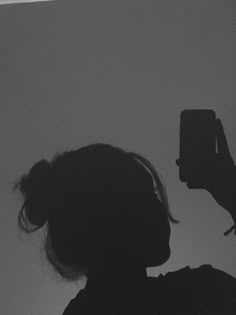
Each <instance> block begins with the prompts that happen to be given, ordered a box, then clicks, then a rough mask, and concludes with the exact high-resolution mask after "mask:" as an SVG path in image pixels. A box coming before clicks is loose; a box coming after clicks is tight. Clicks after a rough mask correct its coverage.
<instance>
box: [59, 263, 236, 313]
mask: <svg viewBox="0 0 236 315" xmlns="http://www.w3.org/2000/svg"><path fill="white" fill-rule="evenodd" d="M124 285H125V284H124ZM144 292H145V293H142V294H140V295H139V296H137V295H136V296H134V295H132V292H130V294H129V296H127V295H125V296H123V295H122V292H121V293H120V295H119V296H116V297H115V299H114V298H110V297H108V296H107V295H106V296H103V295H102V294H101V293H99V292H98V293H97V294H91V292H88V291H87V290H86V287H85V289H83V290H80V292H79V293H78V294H77V295H76V296H75V298H73V299H72V300H71V301H70V303H69V305H68V306H67V307H66V309H65V311H64V313H63V315H95V314H96V315H100V314H101V315H126V314H127V315H132V314H135V315H141V314H142V315H211V314H212V315H233V314H236V279H235V278H233V277H232V276H230V275H228V274H227V273H225V272H223V271H220V270H217V269H215V268H213V267H212V266H211V265H202V266H200V267H198V268H193V269H191V268H190V267H188V266H187V267H185V268H182V269H180V270H178V271H174V272H168V273H167V274H166V275H165V276H163V275H162V274H161V275H160V276H158V277H148V278H147V280H146V283H145V290H144Z"/></svg>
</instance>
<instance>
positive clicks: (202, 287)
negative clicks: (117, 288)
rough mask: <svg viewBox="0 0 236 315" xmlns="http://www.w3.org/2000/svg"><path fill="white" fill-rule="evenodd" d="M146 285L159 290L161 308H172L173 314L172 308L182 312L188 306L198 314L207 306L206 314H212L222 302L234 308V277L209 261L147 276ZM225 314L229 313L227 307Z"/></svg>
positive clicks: (235, 299)
mask: <svg viewBox="0 0 236 315" xmlns="http://www.w3.org/2000/svg"><path fill="white" fill-rule="evenodd" d="M149 288H150V291H149V293H151V292H153V294H154V295H155V291H158V292H159V296H161V299H160V300H161V301H162V303H163V308H165V309H166V308H170V309H171V308H173V310H171V311H172V314H175V312H174V310H175V309H178V310H180V309H181V310H182V313H181V314H185V313H184V310H188V311H187V312H186V313H187V314H191V313H190V310H191V309H192V310H197V309H198V310H199V314H201V313H200V310H205V308H207V307H208V308H209V309H210V313H209V314H213V313H211V312H213V308H214V309H216V310H219V309H222V310H223V309H225V307H226V305H228V306H227V307H228V308H232V309H234V312H235V309H236V279H235V278H234V277H232V276H231V275H229V274H227V273H226V272H224V271H222V270H219V269H216V268H214V267H213V266H212V265H209V264H205V265H201V266H199V267H197V268H191V267H189V266H186V267H184V268H181V269H179V270H176V271H172V272H168V273H167V274H165V275H164V276H163V275H160V276H159V277H157V278H155V277H151V278H150V287H149ZM170 302H171V303H170ZM227 311H228V309H227ZM188 312H189V313H188ZM170 314H171V313H170ZM204 314H205V313H204ZM206 314H208V313H206ZM214 314H220V313H214ZM222 314H224V313H222ZM227 314H231V313H230V312H229V311H228V313H227ZM232 314H234V313H232Z"/></svg>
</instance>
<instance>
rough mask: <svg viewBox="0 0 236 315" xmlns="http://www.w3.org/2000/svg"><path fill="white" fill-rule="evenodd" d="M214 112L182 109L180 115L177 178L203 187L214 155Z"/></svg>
mask: <svg viewBox="0 0 236 315" xmlns="http://www.w3.org/2000/svg"><path fill="white" fill-rule="evenodd" d="M215 127H216V114H215V112H214V111H213V110H209V109H191V110H184V111H182V112H181V116H180V147H179V155H180V156H179V162H180V167H179V178H180V180H181V181H182V182H188V183H195V184H197V187H196V188H203V184H204V180H205V179H206V174H207V168H208V167H209V165H210V163H212V161H213V159H214V157H215V155H216V128H215Z"/></svg>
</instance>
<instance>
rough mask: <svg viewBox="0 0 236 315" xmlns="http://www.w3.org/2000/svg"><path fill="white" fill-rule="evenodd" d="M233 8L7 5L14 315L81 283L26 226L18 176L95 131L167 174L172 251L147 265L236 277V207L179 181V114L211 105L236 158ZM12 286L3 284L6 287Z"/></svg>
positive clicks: (2, 28)
mask: <svg viewBox="0 0 236 315" xmlns="http://www.w3.org/2000/svg"><path fill="white" fill-rule="evenodd" d="M235 12H236V11H235V7H233V1H228V0H226V1H225V0H197V1H193V0H179V1H175V0H165V1H164V0H162V1H152V0H145V1H141V0H119V1H114V0H107V1H105V0H100V1H97V0H80V1H78V0H74V1H72V0H71V1H69V0H64V1H63V0H58V1H55V2H49V3H46V2H43V3H34V4H22V5H10V6H1V7H0V40H1V48H0V80H1V84H0V100H1V105H0V106H1V115H0V131H1V132H0V138H1V155H0V156H1V163H0V174H1V176H0V206H1V214H0V215H1V220H0V224H1V229H0V233H1V234H0V237H1V239H0V248H1V260H0V270H1V289H0V299H1V301H0V304H1V305H2V307H3V310H4V312H3V313H4V315H12V314H18V315H45V314H52V315H58V314H61V313H62V311H63V309H64V308H65V306H66V305H67V303H68V302H69V300H70V299H71V298H72V297H73V296H74V295H75V294H76V292H77V290H78V288H81V287H82V286H83V283H81V284H78V285H69V284H64V283H63V282H59V281H58V280H57V279H56V277H55V275H53V273H52V272H51V270H50V267H48V265H47V263H46V262H45V260H44V256H43V253H41V254H40V246H41V245H40V244H41V243H40V239H41V237H42V236H43V233H42V231H39V232H38V233H36V234H35V235H32V237H31V238H30V239H27V238H24V237H23V236H21V235H20V234H19V232H18V229H17V224H16V216H17V213H18V210H19V207H20V204H21V203H20V199H19V198H18V197H17V196H16V195H13V194H12V193H11V191H10V188H11V184H12V182H13V180H14V179H15V178H16V177H17V176H19V175H20V174H22V172H24V171H27V170H28V169H29V168H30V167H31V166H32V165H33V164H34V163H35V162H36V161H38V160H39V159H40V158H42V157H45V158H51V157H52V155H53V154H54V153H55V152H57V151H58V150H64V149H70V148H74V147H78V146H82V145H86V144H88V143H90V142H92V141H103V142H108V143H113V144H115V145H118V146H121V147H123V148H125V149H129V150H135V151H136V152H139V153H141V154H144V155H145V156H146V157H147V158H149V159H150V160H151V161H152V162H153V164H154V165H155V167H156V168H157V170H159V171H160V172H161V174H162V175H163V177H164V179H165V182H166V186H167V191H168V196H169V202H170V206H171V208H172V212H173V214H174V215H175V216H176V217H177V218H178V219H180V220H181V224H179V225H174V226H172V237H171V248H172V255H171V258H170V260H169V261H168V262H167V263H166V264H165V265H163V266H162V267H161V268H150V269H149V270H148V274H149V275H156V276H158V274H159V273H163V274H164V273H166V272H168V271H172V270H176V269H179V268H181V267H184V266H186V265H189V266H191V267H198V266H199V265H201V264H204V263H208V264H212V265H213V266H214V267H216V268H219V269H222V270H224V271H226V272H228V273H229V274H231V275H233V276H236V238H235V237H234V236H233V235H232V236H229V237H228V238H226V237H224V235H223V232H224V231H225V230H226V229H227V228H228V227H230V226H231V224H232V221H231V218H230V216H229V215H228V214H227V213H226V212H225V211H224V210H223V209H222V208H221V207H220V206H218V205H217V204H216V202H215V201H214V200H213V199H212V197H211V196H210V195H209V194H208V193H207V192H205V191H200V190H198V191H192V190H189V189H187V188H186V187H185V185H183V184H182V183H181V182H180V181H179V179H178V169H177V167H176V165H175V159H176V158H177V157H178V148H179V147H178V141H179V115H180V112H181V110H183V109H186V108H189V109H191V108H211V109H214V110H215V111H216V113H217V116H218V117H220V118H221V119H222V121H223V124H224V126H225V132H226V135H227V137H228V142H229V145H230V148H231V152H232V155H233V157H234V159H236V142H235V134H236V127H235V126H236V125H235V118H236V115H235V98H236V95H235V91H236V89H235V57H234V55H235V50H234V48H233V45H234V44H235V31H236V27H235ZM2 284H3V285H2Z"/></svg>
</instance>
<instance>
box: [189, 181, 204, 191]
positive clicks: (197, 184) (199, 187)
mask: <svg viewBox="0 0 236 315" xmlns="http://www.w3.org/2000/svg"><path fill="white" fill-rule="evenodd" d="M187 187H188V188H190V189H204V188H203V185H201V184H199V183H193V182H192V183H187Z"/></svg>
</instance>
